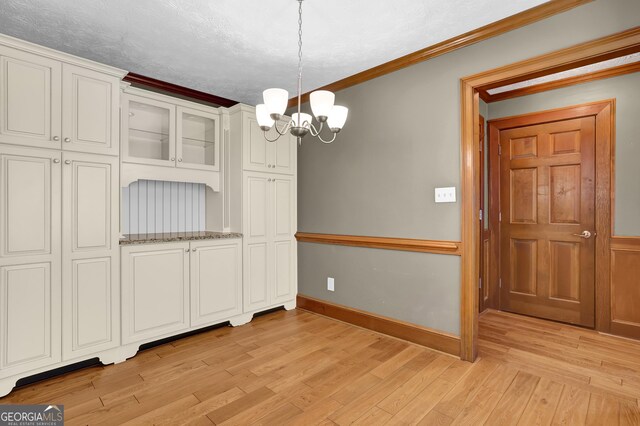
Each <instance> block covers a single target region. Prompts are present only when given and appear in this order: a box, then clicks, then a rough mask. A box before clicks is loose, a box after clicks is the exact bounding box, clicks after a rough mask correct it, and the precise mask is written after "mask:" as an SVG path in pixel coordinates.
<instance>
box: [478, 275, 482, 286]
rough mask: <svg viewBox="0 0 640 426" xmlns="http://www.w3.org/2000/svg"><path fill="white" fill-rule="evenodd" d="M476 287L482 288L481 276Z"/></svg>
mask: <svg viewBox="0 0 640 426" xmlns="http://www.w3.org/2000/svg"><path fill="white" fill-rule="evenodd" d="M478 288H482V277H481V278H480V282H479V283H478Z"/></svg>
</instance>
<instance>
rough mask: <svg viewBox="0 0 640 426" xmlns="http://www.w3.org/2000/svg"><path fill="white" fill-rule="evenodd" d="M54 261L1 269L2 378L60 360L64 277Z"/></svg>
mask: <svg viewBox="0 0 640 426" xmlns="http://www.w3.org/2000/svg"><path fill="white" fill-rule="evenodd" d="M56 272H59V268H57V267H54V266H53V265H52V262H41V263H27V264H21V265H7V266H0V309H1V310H2V316H0V343H1V346H2V351H1V352H0V377H8V376H11V375H14V374H18V373H21V372H26V371H29V370H33V369H35V368H40V367H44V366H47V365H50V364H53V363H56V362H59V361H60V278H59V276H56V275H54V274H55V273H56Z"/></svg>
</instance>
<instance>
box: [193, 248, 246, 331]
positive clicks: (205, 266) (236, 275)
mask: <svg viewBox="0 0 640 426" xmlns="http://www.w3.org/2000/svg"><path fill="white" fill-rule="evenodd" d="M206 244H207V243H200V244H195V243H192V244H191V247H192V249H191V326H197V325H203V324H207V323H209V324H213V323H214V322H215V321H217V320H223V319H227V318H229V317H231V316H234V315H237V314H240V313H241V312H242V304H241V300H242V277H241V273H242V272H241V265H242V263H241V261H240V254H241V252H240V244H238V243H231V244H213V245H206Z"/></svg>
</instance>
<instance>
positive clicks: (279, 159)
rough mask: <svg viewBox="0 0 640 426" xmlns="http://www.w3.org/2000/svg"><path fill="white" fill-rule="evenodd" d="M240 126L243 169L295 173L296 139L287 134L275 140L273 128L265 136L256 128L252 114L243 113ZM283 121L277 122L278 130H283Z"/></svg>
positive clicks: (256, 123)
mask: <svg viewBox="0 0 640 426" xmlns="http://www.w3.org/2000/svg"><path fill="white" fill-rule="evenodd" d="M242 120H243V126H242V131H243V135H242V139H243V150H244V152H245V155H244V156H243V158H244V164H243V167H242V168H243V169H245V170H251V171H256V172H272V173H274V172H275V173H284V174H294V173H295V165H296V161H295V155H296V138H295V137H293V136H291V135H290V134H289V133H288V132H287V134H285V135H283V136H280V138H279V139H278V140H277V141H275V142H269V141H268V140H267V138H269V139H270V140H274V139H276V137H277V136H278V134H277V133H276V130H275V128H274V127H275V126H274V127H272V128H271V130H269V131H268V132H267V134H266V137H265V135H264V132H263V131H262V130H261V129H260V126H258V121H257V120H256V116H255V114H253V113H244V114H243V117H242ZM285 125H286V122H285V121H279V122H278V128H279V129H283V128H284V127H285Z"/></svg>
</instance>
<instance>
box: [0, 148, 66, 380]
mask: <svg viewBox="0 0 640 426" xmlns="http://www.w3.org/2000/svg"><path fill="white" fill-rule="evenodd" d="M0 177H1V178H0V313H1V315H0V348H2V350H0V377H8V376H11V375H14V374H20V373H23V372H27V371H30V370H33V369H35V368H40V367H43V366H47V365H50V364H53V363H56V362H59V361H60V339H61V337H60V313H61V312H60V293H61V290H60V222H61V218H60V196H59V194H60V153H59V152H56V151H49V150H44V149H33V148H23V147H17V146H8V145H0Z"/></svg>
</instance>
